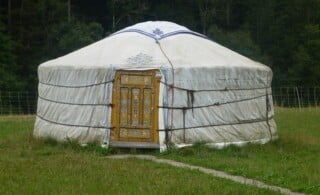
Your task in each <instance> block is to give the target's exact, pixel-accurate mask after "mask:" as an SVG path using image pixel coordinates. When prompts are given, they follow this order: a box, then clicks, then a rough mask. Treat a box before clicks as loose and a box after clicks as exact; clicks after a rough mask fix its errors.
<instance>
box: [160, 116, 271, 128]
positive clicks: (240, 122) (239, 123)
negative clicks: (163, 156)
mask: <svg viewBox="0 0 320 195" xmlns="http://www.w3.org/2000/svg"><path fill="white" fill-rule="evenodd" d="M271 119H273V116H272V117H269V118H258V119H251V120H242V121H235V122H231V123H221V124H209V125H199V126H193V127H185V125H184V126H183V127H181V128H172V129H158V131H178V130H186V129H196V128H206V127H219V126H227V125H243V124H251V123H260V122H265V121H266V120H271Z"/></svg>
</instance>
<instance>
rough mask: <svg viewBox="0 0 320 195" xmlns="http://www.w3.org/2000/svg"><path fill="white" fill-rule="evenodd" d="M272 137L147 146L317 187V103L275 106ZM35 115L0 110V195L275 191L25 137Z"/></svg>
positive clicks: (281, 182) (297, 187) (306, 188)
mask: <svg viewBox="0 0 320 195" xmlns="http://www.w3.org/2000/svg"><path fill="white" fill-rule="evenodd" d="M275 120H276V122H277V125H278V133H279V139H278V140H276V141H274V142H272V143H268V144H265V145H247V146H245V147H241V148H239V147H228V148H225V149H222V150H217V149H211V148H207V147H206V146H204V145H203V144H196V145H195V146H193V147H189V148H184V149H179V150H171V151H169V152H166V153H162V154H159V153H154V154H155V155H157V156H158V157H159V158H170V159H174V160H177V161H181V162H186V163H189V164H193V165H199V166H203V167H209V168H214V169H218V170H222V171H226V172H228V173H231V174H234V175H242V176H245V177H249V178H254V179H258V180H261V181H264V182H265V183H269V184H273V185H278V186H282V187H286V188H289V189H291V190H293V191H297V192H304V193H308V194H320V108H318V109H316V108H305V109H302V110H301V111H299V109H288V108H286V109H285V108H276V115H275ZM33 123H34V117H33V116H31V117H21V116H9V117H0V173H1V174H0V186H1V187H0V194H20V193H23V194H35V193H37V194H38V193H39V194H79V193H80V194H81V193H82V194H106V193H107V194H141V193H142V194H173V193H176V194H241V193H245V194H274V192H270V191H268V190H262V189H258V188H255V187H249V186H245V185H241V184H237V183H234V182H231V181H227V180H223V179H217V178H215V177H212V176H209V175H206V174H203V173H200V172H198V171H191V170H187V169H181V168H175V167H171V166H169V165H163V164H157V163H154V162H150V161H143V160H137V159H127V160H112V159H107V158H105V157H104V156H105V155H107V154H109V153H110V151H109V150H105V149H101V148H99V147H97V146H94V145H93V146H92V147H91V146H90V147H87V148H83V147H80V146H78V145H76V144H75V143H68V144H58V143H56V142H54V141H52V140H36V139H34V138H33V137H32V130H33Z"/></svg>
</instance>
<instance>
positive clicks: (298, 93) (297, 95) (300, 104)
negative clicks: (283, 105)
mask: <svg viewBox="0 0 320 195" xmlns="http://www.w3.org/2000/svg"><path fill="white" fill-rule="evenodd" d="M296 92H297V97H298V104H299V110H300V112H301V104H300V97H299V91H298V87H296Z"/></svg>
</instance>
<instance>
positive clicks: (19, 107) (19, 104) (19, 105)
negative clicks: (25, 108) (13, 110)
mask: <svg viewBox="0 0 320 195" xmlns="http://www.w3.org/2000/svg"><path fill="white" fill-rule="evenodd" d="M17 93H18V114H22V109H21V98H20V92H17Z"/></svg>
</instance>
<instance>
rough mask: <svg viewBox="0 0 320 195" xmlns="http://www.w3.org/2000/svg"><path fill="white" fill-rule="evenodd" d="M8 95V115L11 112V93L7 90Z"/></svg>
mask: <svg viewBox="0 0 320 195" xmlns="http://www.w3.org/2000/svg"><path fill="white" fill-rule="evenodd" d="M8 97H9V115H11V114H12V108H11V107H12V106H11V93H10V91H9V92H8Z"/></svg>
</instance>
